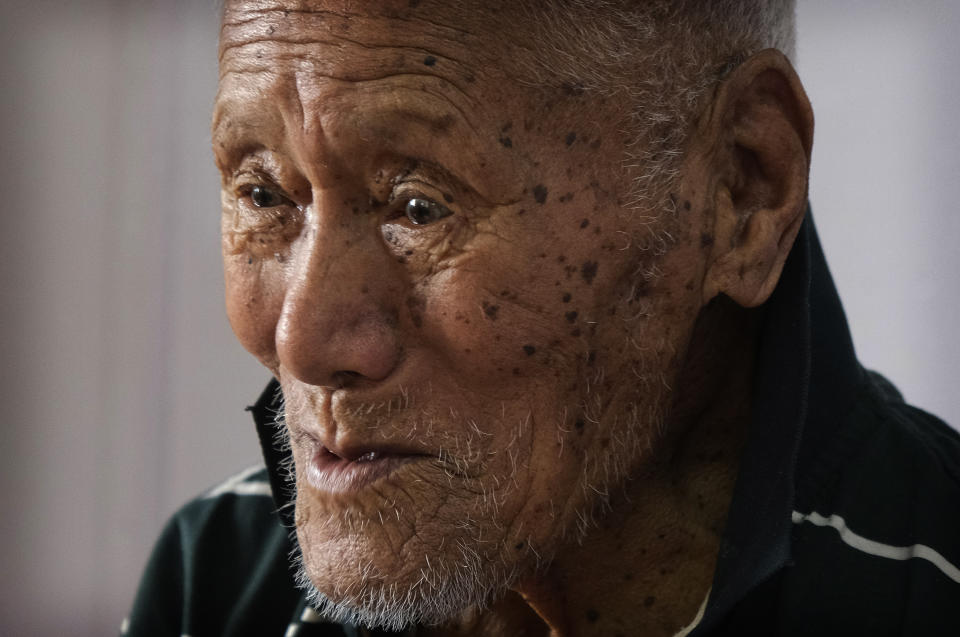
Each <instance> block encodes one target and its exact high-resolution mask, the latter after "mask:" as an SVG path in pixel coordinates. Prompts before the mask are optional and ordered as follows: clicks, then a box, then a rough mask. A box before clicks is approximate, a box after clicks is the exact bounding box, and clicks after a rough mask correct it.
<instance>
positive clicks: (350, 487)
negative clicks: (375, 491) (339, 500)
mask: <svg viewBox="0 0 960 637" xmlns="http://www.w3.org/2000/svg"><path fill="white" fill-rule="evenodd" d="M418 457H419V456H415V455H390V454H385V455H382V456H379V457H376V458H374V459H372V460H345V459H344V458H341V457H339V456H335V455H333V454H332V453H330V452H329V451H327V450H326V449H320V450H319V451H317V452H316V453H315V454H314V455H313V457H312V458H311V459H310V462H309V463H308V464H307V470H306V476H307V481H308V482H309V483H310V485H311V486H312V487H313V488H315V489H317V490H318V491H325V492H327V493H350V492H352V491H359V490H360V489H362V488H363V487H365V486H367V485H369V484H373V483H374V482H376V481H377V480H381V479H383V478H386V477H387V476H389V475H390V474H391V473H393V472H394V471H396V470H397V469H399V468H400V467H401V466H403V465H405V464H407V463H409V462H411V461H413V460H416V459H417V458H418Z"/></svg>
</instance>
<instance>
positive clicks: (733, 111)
mask: <svg viewBox="0 0 960 637" xmlns="http://www.w3.org/2000/svg"><path fill="white" fill-rule="evenodd" d="M705 118H706V119H705V120H704V121H701V123H700V127H699V134H700V135H701V136H706V137H707V138H709V139H711V140H712V152H711V153H710V160H709V161H710V162H711V165H710V166H709V168H708V170H710V171H711V174H712V175H713V177H714V179H713V181H714V188H713V193H714V195H713V202H712V204H713V209H714V212H715V214H714V220H713V222H714V236H715V241H714V243H713V246H712V253H711V255H710V258H709V261H708V268H707V272H706V275H705V279H704V286H703V302H704V304H705V303H707V302H708V301H709V300H710V299H712V298H713V297H714V296H716V295H717V294H721V293H723V294H726V295H727V296H729V297H730V298H731V299H733V300H734V301H735V302H736V303H738V304H739V305H741V306H743V307H755V306H758V305H761V304H763V303H764V302H765V301H766V300H767V298H769V296H770V294H771V293H772V292H773V290H774V288H776V286H777V282H778V281H779V279H780V272H781V271H782V269H783V264H784V262H785V261H786V258H787V255H788V254H789V252H790V249H791V247H792V246H793V242H794V239H795V238H796V235H797V232H798V231H799V229H800V224H801V223H802V221H803V217H804V213H805V211H806V206H807V184H808V177H809V167H810V152H811V147H812V141H813V113H812V109H811V107H810V103H809V101H808V100H807V96H806V93H805V92H804V90H803V86H802V85H801V83H800V79H799V78H798V77H797V74H796V72H795V71H794V69H793V67H792V66H791V64H790V62H789V61H788V60H787V59H786V57H784V55H783V54H782V53H780V52H779V51H775V50H766V51H761V52H760V53H757V54H756V55H754V56H752V57H751V58H749V59H748V60H747V61H746V62H744V63H743V64H742V65H740V66H739V67H737V68H736V69H735V70H734V71H733V72H731V74H730V75H729V76H728V77H727V78H726V79H725V80H724V81H723V82H722V83H721V85H720V87H719V88H718V90H717V92H716V93H715V95H714V99H713V103H712V104H711V106H710V108H709V109H708V110H707V111H706V114H705Z"/></svg>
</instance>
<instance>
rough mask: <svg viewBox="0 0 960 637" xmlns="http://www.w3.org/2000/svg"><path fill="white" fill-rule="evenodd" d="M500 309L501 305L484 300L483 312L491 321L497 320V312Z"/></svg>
mask: <svg viewBox="0 0 960 637" xmlns="http://www.w3.org/2000/svg"><path fill="white" fill-rule="evenodd" d="M499 311H500V306H499V305H492V304H490V303H488V302H486V301H484V302H483V313H484V314H485V315H486V317H487V318H488V319H490V320H491V321H496V320H497V313H498V312H499Z"/></svg>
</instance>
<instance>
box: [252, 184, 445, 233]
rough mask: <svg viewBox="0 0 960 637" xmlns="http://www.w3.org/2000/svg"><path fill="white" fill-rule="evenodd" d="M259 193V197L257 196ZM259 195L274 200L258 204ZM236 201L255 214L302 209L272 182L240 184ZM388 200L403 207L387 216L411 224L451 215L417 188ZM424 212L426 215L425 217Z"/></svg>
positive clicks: (435, 200)
mask: <svg viewBox="0 0 960 637" xmlns="http://www.w3.org/2000/svg"><path fill="white" fill-rule="evenodd" d="M403 186H404V184H401V187H403ZM258 193H259V194H260V195H261V197H258ZM262 196H267V197H268V198H269V200H272V201H275V203H273V204H272V205H262V204H258V203H257V199H258V198H262ZM444 198H445V199H448V200H449V198H448V197H447V196H444ZM238 200H240V201H242V200H246V201H247V202H248V203H247V206H246V207H247V208H248V209H250V210H252V211H257V214H264V213H268V212H269V211H273V210H274V209H276V208H281V207H286V206H290V207H293V208H297V209H298V210H301V209H300V207H299V206H298V205H297V204H295V203H294V202H293V201H292V200H291V199H290V198H289V197H288V196H287V195H286V194H285V193H284V192H283V189H282V188H279V187H277V186H275V185H273V184H271V183H263V182H256V183H249V184H244V185H242V186H240V188H239V190H238ZM389 201H390V202H391V204H393V205H396V204H397V203H399V204H401V205H402V207H398V208H397V209H395V211H394V213H393V214H392V215H391V216H390V219H398V218H400V217H404V216H405V217H406V218H407V220H408V221H409V222H410V224H411V225H413V226H427V225H430V224H432V223H434V222H436V221H439V220H441V219H445V218H446V217H449V216H451V215H453V214H454V211H453V210H451V209H450V208H449V207H448V206H446V205H444V204H442V203H440V202H439V201H437V199H435V198H433V197H430V196H428V195H425V194H424V193H422V192H421V191H420V189H416V190H410V191H408V192H403V193H400V194H396V193H393V194H391V196H390V197H389ZM278 212H279V211H276V212H272V213H270V216H276V215H277V213H278ZM424 215H428V216H427V217H426V218H425V217H424ZM431 217H432V218H431Z"/></svg>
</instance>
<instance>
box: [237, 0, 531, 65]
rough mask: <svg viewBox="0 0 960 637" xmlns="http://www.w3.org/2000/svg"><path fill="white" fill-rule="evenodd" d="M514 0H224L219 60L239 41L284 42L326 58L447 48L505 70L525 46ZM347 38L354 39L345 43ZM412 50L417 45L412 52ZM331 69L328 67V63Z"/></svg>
mask: <svg viewBox="0 0 960 637" xmlns="http://www.w3.org/2000/svg"><path fill="white" fill-rule="evenodd" d="M520 7H521V5H520V4H519V3H511V2H500V1H497V0H494V1H492V2H489V1H484V2H479V1H472V0H361V1H357V0H227V1H226V3H225V6H224V12H223V18H222V28H221V32H220V60H221V66H223V65H224V64H225V63H226V64H227V65H229V62H230V60H231V58H232V57H235V56H237V55H240V54H243V53H247V52H248V51H246V50H245V49H247V48H249V47H256V46H258V45H260V46H265V45H268V44H269V43H271V42H273V43H276V42H283V43H287V44H291V45H295V46H299V47H300V49H301V51H300V52H302V53H304V54H312V55H311V57H312V58H314V59H315V60H316V59H323V60H326V61H327V63H328V64H330V65H331V66H333V65H336V64H338V63H339V64H342V63H344V62H354V61H357V60H356V58H357V57H361V58H362V57H363V53H362V51H360V50H358V49H367V50H368V51H370V52H371V53H374V52H376V53H377V54H378V55H377V56H371V57H377V58H378V59H379V60H380V62H381V63H382V60H383V58H382V54H383V52H384V51H385V50H388V49H392V50H393V51H392V52H393V54H394V59H392V60H391V62H396V61H397V60H396V58H397V57H399V56H401V55H404V54H406V55H408V56H409V57H410V58H411V59H412V60H415V61H418V62H422V61H423V60H429V57H430V55H431V53H432V52H436V53H440V54H446V55H449V56H457V57H451V58H450V59H451V61H454V62H460V63H462V64H463V65H464V66H465V67H466V66H473V67H476V66H478V65H482V66H488V65H490V66H495V67H497V68H498V69H499V70H501V71H504V72H508V73H509V71H510V70H511V67H519V66H520V65H518V64H514V62H517V61H519V60H520V59H521V58H524V57H525V56H524V54H525V52H528V51H530V50H531V47H532V44H531V42H530V41H529V40H528V39H527V38H525V37H523V35H522V34H523V33H524V30H523V28H522V25H523V24H524V23H525V22H528V21H529V18H527V17H525V16H526V15H527V13H526V12H525V11H524V10H522V9H521V8H520ZM351 45H353V46H351ZM418 53H422V54H423V55H420V56H419V57H418V55H417V54H418ZM328 70H332V69H328Z"/></svg>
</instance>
